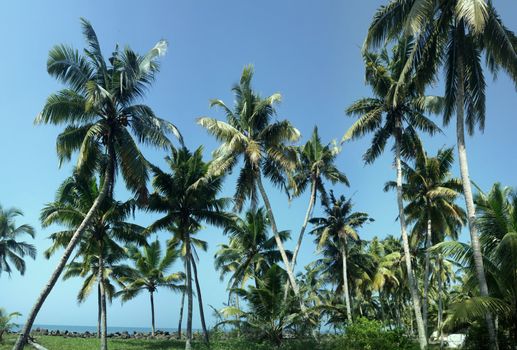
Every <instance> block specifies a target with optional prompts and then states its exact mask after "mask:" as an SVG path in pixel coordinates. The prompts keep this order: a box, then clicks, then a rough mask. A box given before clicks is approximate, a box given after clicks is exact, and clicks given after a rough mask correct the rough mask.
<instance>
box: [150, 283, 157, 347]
mask: <svg viewBox="0 0 517 350" xmlns="http://www.w3.org/2000/svg"><path fill="white" fill-rule="evenodd" d="M149 297H150V299H151V336H152V337H153V338H154V336H155V334H156V333H155V331H156V329H155V328H154V295H153V292H149Z"/></svg>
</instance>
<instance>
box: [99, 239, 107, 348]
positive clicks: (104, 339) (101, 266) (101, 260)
mask: <svg viewBox="0 0 517 350" xmlns="http://www.w3.org/2000/svg"><path fill="white" fill-rule="evenodd" d="M102 249H103V248H102V243H100V245H99V272H98V274H99V277H98V279H99V287H100V290H101V342H100V343H101V344H100V349H101V350H108V334H107V316H106V288H105V287H104V256H103V251H102Z"/></svg>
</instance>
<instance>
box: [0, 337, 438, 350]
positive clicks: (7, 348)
mask: <svg viewBox="0 0 517 350" xmlns="http://www.w3.org/2000/svg"><path fill="white" fill-rule="evenodd" d="M36 339H37V341H38V343H40V344H41V345H43V346H44V347H46V348H47V349H49V350H96V349H98V348H99V340H98V339H95V338H93V339H92V338H90V339H82V338H64V337H55V336H39V337H37V338H36ZM14 341H15V337H14V336H12V335H8V336H6V337H5V338H4V341H3V342H2V343H0V350H11V349H12V347H13V345H14ZM108 347H109V350H183V349H185V342H183V341H176V340H159V339H155V340H145V339H110V340H109V341H108ZM193 348H194V350H208V348H207V347H206V346H205V345H204V344H203V343H197V342H194V343H193ZM26 349H27V350H32V347H29V346H27V347H26ZM271 349H278V350H363V349H358V348H356V349H342V348H339V347H336V345H335V344H331V343H326V342H324V343H320V344H316V343H313V342H311V341H290V342H289V341H285V342H284V343H283V344H282V345H281V346H280V347H278V348H277V347H274V346H272V345H271V344H257V343H254V342H250V341H246V340H241V339H233V340H217V341H213V342H212V343H211V346H210V350H271ZM415 349H418V346H417V345H416V344H415ZM429 349H430V350H431V349H433V350H436V349H439V347H438V346H431V347H430V348H429Z"/></svg>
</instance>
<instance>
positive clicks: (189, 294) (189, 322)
mask: <svg viewBox="0 0 517 350" xmlns="http://www.w3.org/2000/svg"><path fill="white" fill-rule="evenodd" d="M185 247H186V254H185V268H186V271H185V272H186V275H187V276H186V277H187V300H188V301H187V340H186V342H185V350H191V349H192V344H191V342H192V302H193V300H192V268H191V265H190V259H191V258H192V256H191V254H192V253H191V248H190V236H189V233H188V232H186V233H185Z"/></svg>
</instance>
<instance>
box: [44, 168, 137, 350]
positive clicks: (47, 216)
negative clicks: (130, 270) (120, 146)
mask: <svg viewBox="0 0 517 350" xmlns="http://www.w3.org/2000/svg"><path fill="white" fill-rule="evenodd" d="M104 181H105V179H104ZM101 188H102V185H98V184H97V180H96V179H95V178H91V179H87V178H83V177H82V176H80V175H74V176H71V177H69V178H68V179H66V180H65V181H64V182H63V183H62V184H61V186H60V187H59V189H58V191H57V193H56V198H55V201H54V202H51V203H48V204H46V205H45V207H44V208H43V209H42V210H41V215H40V219H41V223H42V226H43V227H49V226H50V225H53V224H58V225H63V226H65V228H66V229H65V230H62V231H57V232H54V233H53V234H51V235H50V238H51V239H52V245H51V246H50V248H49V249H47V250H46V251H45V257H46V258H47V259H48V258H49V257H50V256H52V255H53V254H54V253H56V252H57V250H58V249H60V248H65V247H68V246H69V244H70V241H71V240H72V239H73V236H74V234H75V232H76V230H77V227H79V226H80V225H81V224H82V223H83V222H84V219H85V218H86V217H87V216H88V215H89V210H90V208H91V207H92V206H93V204H94V202H95V200H96V198H98V197H99V195H100V191H102V189H101ZM135 207H136V203H135V201H134V200H129V201H126V202H119V201H115V200H114V199H113V198H112V197H111V196H110V197H107V198H105V199H104V200H103V201H102V203H100V205H99V206H98V209H97V210H96V211H95V212H94V213H92V215H91V216H90V220H89V225H88V226H87V227H86V228H85V230H84V231H83V233H82V235H81V239H80V240H79V242H78V244H77V245H76V248H77V249H76V250H77V253H76V256H75V257H76V258H77V257H82V258H83V264H89V263H91V262H92V258H94V257H96V258H97V262H96V265H97V268H96V271H97V274H98V275H97V278H96V281H97V284H98V293H99V299H100V312H99V313H100V317H101V327H100V330H101V348H102V349H105V348H107V312H106V311H107V310H106V291H105V288H106V286H109V284H106V283H105V280H104V277H105V276H106V274H107V271H106V268H105V264H106V262H105V260H106V259H108V260H112V259H113V260H114V261H117V260H121V259H123V258H124V256H125V252H124V250H123V249H122V248H121V247H120V245H119V243H122V244H127V243H137V244H146V243H147V242H146V239H145V236H144V235H143V231H144V228H143V227H141V226H139V225H136V224H133V223H130V222H128V221H126V220H128V219H129V218H130V217H131V215H132V214H133V213H134V210H135ZM65 249H66V248H65ZM110 255H111V257H109V256H110ZM69 268H73V269H76V268H77V266H74V263H72V264H71V265H69ZM92 268H94V266H93V265H90V266H88V265H87V266H85V267H83V268H82V269H83V272H82V274H83V276H84V275H85V274H87V273H88V272H90V271H91V269H92ZM71 273H72V275H73V272H71ZM91 282H92V283H95V280H93V281H91Z"/></svg>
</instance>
